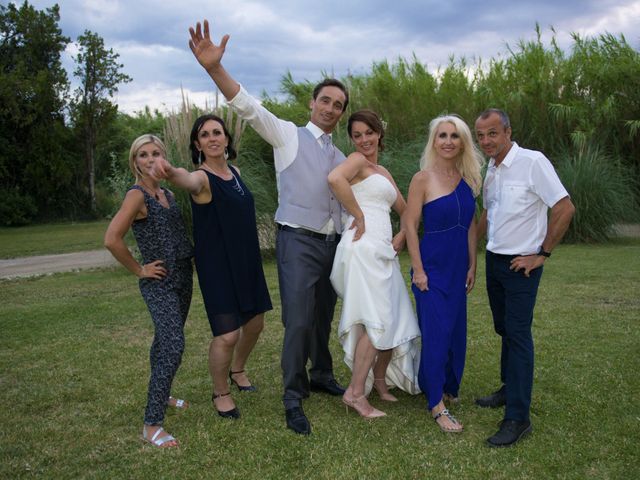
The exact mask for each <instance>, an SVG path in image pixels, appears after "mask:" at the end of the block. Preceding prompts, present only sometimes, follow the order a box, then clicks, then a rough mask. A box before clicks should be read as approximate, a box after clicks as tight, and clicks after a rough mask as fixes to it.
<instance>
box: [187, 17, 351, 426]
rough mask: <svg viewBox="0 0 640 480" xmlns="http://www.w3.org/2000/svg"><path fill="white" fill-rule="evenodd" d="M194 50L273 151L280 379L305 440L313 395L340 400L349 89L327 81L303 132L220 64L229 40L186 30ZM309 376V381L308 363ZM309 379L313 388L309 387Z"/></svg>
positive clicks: (289, 414)
mask: <svg viewBox="0 0 640 480" xmlns="http://www.w3.org/2000/svg"><path fill="white" fill-rule="evenodd" d="M189 31H190V34H191V40H190V42H189V46H190V47H191V50H192V52H193V54H194V55H195V57H196V59H197V60H198V62H199V63H200V64H201V65H202V66H203V67H204V69H205V70H206V71H207V73H208V74H209V76H210V77H211V78H212V79H213V81H214V82H215V84H216V85H217V86H218V88H219V89H220V91H221V92H222V94H223V95H224V96H225V98H226V99H227V101H228V104H229V105H230V106H231V107H232V108H233V109H234V110H235V111H236V112H237V113H238V115H239V116H240V117H241V118H243V119H245V120H247V121H248V122H249V124H250V125H251V126H252V127H253V129H254V130H255V131H256V132H257V133H258V134H259V135H260V136H261V137H262V138H263V139H264V140H266V141H267V142H268V143H269V144H270V145H271V146H273V152H274V161H275V169H276V178H277V184H278V194H279V200H280V201H279V206H278V210H277V212H276V222H277V226H278V235H277V239H276V257H277V261H278V277H279V283H280V296H281V302H282V322H283V324H284V343H283V347H282V360H281V364H282V372H283V383H284V396H283V402H284V408H285V417H286V423H287V427H288V428H290V429H291V430H293V431H294V432H296V433H299V434H303V435H308V434H310V433H311V425H310V424H309V420H308V419H307V417H306V415H305V414H304V411H303V410H302V400H303V399H304V398H307V397H308V396H309V390H310V389H311V390H314V391H324V392H326V393H329V394H331V395H342V394H343V393H344V388H342V387H341V386H340V385H338V383H337V382H336V380H335V378H334V376H333V362H332V359H331V353H330V351H329V335H330V333H331V321H332V319H333V312H334V307H335V304H336V293H335V291H334V290H333V287H332V285H331V282H330V280H329V275H330V273H331V267H332V265H333V257H334V254H335V251H336V246H337V245H338V241H339V240H340V234H339V233H340V232H341V231H342V225H341V207H340V204H339V203H338V201H337V200H336V199H335V198H334V196H333V193H332V192H331V190H330V189H329V184H328V183H327V175H328V174H329V172H330V171H331V170H332V169H333V168H335V167H336V166H337V165H339V164H340V163H341V162H342V161H344V159H345V157H344V154H343V153H342V152H341V151H340V150H338V149H337V148H336V147H335V146H334V145H333V143H332V141H331V132H332V131H333V129H334V128H335V126H336V124H337V123H338V121H339V120H340V117H341V116H342V114H343V113H344V111H345V109H346V108H347V104H348V102H349V96H348V93H347V90H346V88H345V87H344V85H343V84H342V83H341V82H339V81H338V80H335V79H326V80H324V81H323V82H321V83H319V84H318V85H316V87H315V88H314V90H313V99H312V100H311V101H310V103H309V108H310V109H311V118H310V122H309V123H308V124H307V125H306V126H305V127H296V126H295V125H294V124H293V123H291V122H287V121H284V120H281V119H279V118H277V117H276V116H275V115H273V114H272V113H271V112H269V111H268V110H266V109H265V108H264V107H262V105H260V103H259V102H258V101H257V100H256V99H255V98H253V97H251V96H250V95H249V94H248V93H247V92H246V91H245V90H244V88H242V86H241V85H240V84H238V83H237V82H236V81H235V80H234V79H233V78H232V77H231V76H230V75H229V73H228V72H227V71H226V70H225V69H224V67H223V66H222V64H221V60H222V57H223V55H224V51H225V47H226V45H227V41H228V40H229V36H228V35H225V36H224V37H222V40H221V41H220V44H219V45H216V44H214V43H213V42H212V41H211V38H210V34H209V24H208V22H207V21H206V20H205V21H204V28H202V27H201V25H200V23H198V24H197V25H196V28H195V30H194V29H193V28H190V29H189ZM309 359H311V365H312V367H311V369H310V370H309V375H307V368H306V366H307V361H308V360H309ZM309 376H310V377H311V381H309Z"/></svg>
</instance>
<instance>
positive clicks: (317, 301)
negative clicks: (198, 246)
mask: <svg viewBox="0 0 640 480" xmlns="http://www.w3.org/2000/svg"><path fill="white" fill-rule="evenodd" d="M337 245H338V241H337V240H336V241H330V242H328V241H325V240H320V239H317V238H313V237H307V236H305V235H301V234H298V233H294V232H288V231H284V230H279V231H278V235H277V237H276V258H277V262H278V280H279V284H280V299H281V300H280V301H281V304H282V323H283V325H284V342H283V345H282V359H281V366H282V379H283V384H284V396H283V402H284V407H285V408H292V407H296V406H299V405H300V402H301V400H302V399H303V398H307V397H308V396H309V377H308V375H307V361H308V360H309V359H310V360H311V369H310V370H309V375H310V376H311V380H312V381H316V382H324V381H326V380H329V379H331V378H333V361H332V359H331V352H330V351H329V336H330V334H331V321H332V320H333V311H334V308H335V305H336V298H337V296H336V292H335V290H334V289H333V287H332V286H331V281H330V280H329V276H330V275H331V267H332V266H333V257H334V255H335V253H336V247H337Z"/></svg>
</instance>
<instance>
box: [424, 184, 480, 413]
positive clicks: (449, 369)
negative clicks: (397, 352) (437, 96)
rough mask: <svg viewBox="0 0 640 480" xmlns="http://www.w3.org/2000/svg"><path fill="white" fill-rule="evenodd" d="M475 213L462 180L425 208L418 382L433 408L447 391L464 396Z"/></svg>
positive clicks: (468, 191)
mask: <svg viewBox="0 0 640 480" xmlns="http://www.w3.org/2000/svg"><path fill="white" fill-rule="evenodd" d="M474 213H475V200H474V198H473V192H472V190H471V188H470V187H469V185H467V183H466V182H465V181H464V180H460V182H459V183H458V185H457V187H456V188H455V190H454V191H453V192H451V193H450V194H448V195H445V196H443V197H439V198H436V199H435V200H432V201H430V202H427V203H426V204H424V205H423V207H422V220H423V225H424V236H423V238H422V240H421V241H420V256H421V257H422V264H423V266H424V270H425V272H426V274H427V278H428V286H429V290H427V291H424V292H421V291H420V290H419V289H418V288H417V287H416V286H415V285H412V290H413V293H414V295H415V298H416V310H417V314H418V322H419V324H420V331H421V333H422V352H421V358H420V369H419V372H418V383H419V385H420V389H421V390H422V391H423V392H425V395H426V397H427V400H428V402H429V409H432V408H433V407H435V406H436V405H437V404H438V403H440V400H442V395H443V393H448V394H451V395H453V396H456V397H457V396H458V390H459V388H460V382H461V380H462V373H463V371H464V362H465V356H466V348H467V294H466V287H465V282H466V278H467V271H468V270H469V245H468V233H469V227H470V225H471V221H472V220H473V216H474Z"/></svg>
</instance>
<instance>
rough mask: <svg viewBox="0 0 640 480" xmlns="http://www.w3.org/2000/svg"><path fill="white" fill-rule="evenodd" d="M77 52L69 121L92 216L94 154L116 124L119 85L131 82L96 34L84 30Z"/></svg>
mask: <svg viewBox="0 0 640 480" xmlns="http://www.w3.org/2000/svg"><path fill="white" fill-rule="evenodd" d="M78 46H79V52H78V55H77V56H76V57H75V62H76V69H75V71H74V75H75V76H76V77H78V78H79V79H80V86H79V87H78V88H77V89H76V91H75V94H74V98H73V100H72V102H71V117H72V120H73V123H74V126H75V129H76V135H77V138H78V141H79V143H80V144H81V145H82V157H83V159H84V166H85V175H86V177H85V179H86V185H87V193H88V197H89V206H90V209H91V212H92V213H93V214H94V215H95V214H96V213H97V206H96V152H97V150H98V148H99V146H100V145H101V143H103V142H104V141H105V138H104V136H103V133H104V132H106V131H108V130H109V126H110V125H111V124H112V123H113V122H114V121H115V119H116V114H117V112H118V107H117V105H116V104H114V103H112V101H111V99H112V97H113V95H114V94H115V93H116V92H117V91H118V85H120V84H122V83H127V82H130V81H131V80H132V79H131V77H129V76H128V75H126V74H124V73H122V72H121V69H122V68H123V67H124V65H123V64H121V63H118V58H119V57H120V55H119V54H117V53H115V52H114V51H113V49H111V48H109V49H107V48H106V47H105V45H104V40H103V39H102V37H100V36H99V35H98V34H96V33H93V32H91V31H89V30H85V32H84V34H82V35H80V36H79V37H78Z"/></svg>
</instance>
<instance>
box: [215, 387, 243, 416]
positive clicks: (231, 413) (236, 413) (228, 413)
mask: <svg viewBox="0 0 640 480" xmlns="http://www.w3.org/2000/svg"><path fill="white" fill-rule="evenodd" d="M227 395H231V392H227V393H219V394H218V395H216V394H215V393H214V394H213V395H212V396H211V402H213V408H215V409H216V412H218V415H220V416H221V417H222V418H231V419H233V420H238V419H239V418H240V410H238V407H234V408H232V409H231V410H227V411H226V412H221V411H220V410H218V409H217V408H216V402H215V401H214V400H215V399H216V398H219V397H226V396H227Z"/></svg>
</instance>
